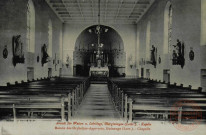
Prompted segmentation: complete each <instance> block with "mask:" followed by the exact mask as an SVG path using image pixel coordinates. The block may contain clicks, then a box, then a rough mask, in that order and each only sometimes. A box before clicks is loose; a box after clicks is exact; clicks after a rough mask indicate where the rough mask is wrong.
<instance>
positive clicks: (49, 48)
mask: <svg viewBox="0 0 206 135" xmlns="http://www.w3.org/2000/svg"><path fill="white" fill-rule="evenodd" d="M48 54H49V57H52V21H51V19H49V22H48Z"/></svg>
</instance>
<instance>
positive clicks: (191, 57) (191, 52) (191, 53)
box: [189, 47, 195, 61]
mask: <svg viewBox="0 0 206 135" xmlns="http://www.w3.org/2000/svg"><path fill="white" fill-rule="evenodd" d="M194 57H195V53H194V51H193V49H192V47H191V48H190V52H189V58H190V60H191V61H193V60H194Z"/></svg>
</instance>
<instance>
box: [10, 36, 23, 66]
mask: <svg viewBox="0 0 206 135" xmlns="http://www.w3.org/2000/svg"><path fill="white" fill-rule="evenodd" d="M12 52H13V65H14V66H16V64H17V63H24V60H25V58H24V53H23V43H22V41H21V35H17V36H13V38H12Z"/></svg>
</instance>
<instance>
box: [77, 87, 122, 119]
mask: <svg viewBox="0 0 206 135" xmlns="http://www.w3.org/2000/svg"><path fill="white" fill-rule="evenodd" d="M75 119H92V120H95V119H97V120H98V119H110V120H111V119H112V120H118V119H120V115H119V113H118V112H117V111H115V109H114V106H113V104H112V101H111V97H110V93H109V90H108V88H107V84H91V85H90V87H89V89H88V91H87V93H86V95H85V97H84V100H83V101H82V103H81V105H80V106H79V108H78V110H77V112H76V115H75Z"/></svg>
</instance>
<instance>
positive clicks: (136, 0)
mask: <svg viewBox="0 0 206 135" xmlns="http://www.w3.org/2000/svg"><path fill="white" fill-rule="evenodd" d="M138 1H139V0H135V3H134V6H133V7H132V10H131V12H130V14H129V15H128V17H127V18H129V17H130V16H131V15H132V12H133V11H134V9H135V6H136V5H137V2H138Z"/></svg>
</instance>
